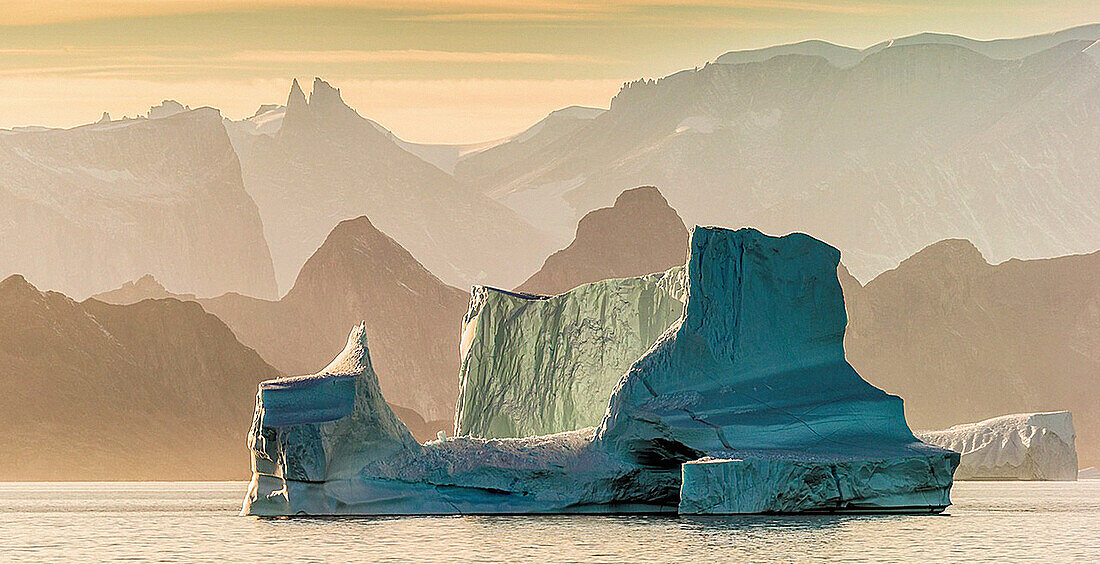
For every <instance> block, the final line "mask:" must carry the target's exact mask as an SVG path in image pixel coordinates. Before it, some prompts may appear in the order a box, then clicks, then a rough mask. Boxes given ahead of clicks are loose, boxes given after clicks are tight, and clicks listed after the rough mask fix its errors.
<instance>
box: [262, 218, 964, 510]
mask: <svg viewBox="0 0 1100 564" xmlns="http://www.w3.org/2000/svg"><path fill="white" fill-rule="evenodd" d="M839 259H840V253H839V251H837V250H836V249H835V248H833V247H830V246H829V245H826V244H825V243H822V242H820V241H818V240H816V239H813V238H812V237H809V236H807V235H803V234H792V235H788V236H785V237H770V236H767V235H764V234H762V233H760V232H758V231H756V230H753V229H741V230H737V231H733V230H727V229H720V228H713V227H707V228H701V227H696V228H695V229H694V230H693V232H692V237H691V250H690V254H689V258H688V264H687V267H686V274H685V276H684V281H685V288H684V294H683V295H684V303H683V308H682V313H681V314H680V316H679V317H678V318H677V319H676V320H675V321H674V322H673V323H672V324H671V326H670V327H669V328H668V329H667V330H666V331H664V332H663V333H662V334H661V335H660V337H659V338H657V340H656V342H655V343H654V344H653V345H652V346H651V347H649V348H648V349H647V350H645V351H644V352H643V353H642V354H641V355H640V356H639V357H638V358H637V359H636V360H635V361H634V362H633V363H632V364H631V365H630V366H629V368H627V369H626V370H625V371H624V373H623V374H622V376H621V379H620V380H619V381H618V383H617V385H616V386H615V387H614V389H613V391H612V392H611V394H610V397H609V399H608V400H606V402H605V409H604V414H603V416H602V418H600V421H599V423H598V424H597V425H595V426H592V427H584V428H580V429H574V430H567V431H563V432H558V433H553V434H545V435H534V436H527V437H514V438H487V437H475V436H471V435H461V436H457V437H454V438H445V437H444V438H441V440H436V441H431V442H427V443H424V444H419V443H417V442H416V441H415V440H414V439H413V438H412V435H411V434H410V433H409V431H408V429H406V428H405V426H404V425H402V424H401V422H400V421H399V420H398V419H397V418H396V417H395V416H394V414H393V412H392V411H391V410H390V408H389V406H388V405H386V403H385V401H384V399H383V398H382V394H381V391H380V388H379V385H378V376H377V375H376V374H375V372H374V370H373V368H372V367H371V363H370V355H369V350H368V346H367V338H366V333H365V329H364V326H363V325H360V326H358V327H357V328H355V329H354V330H353V331H352V333H351V335H350V336H349V339H348V343H347V346H346V348H345V349H344V351H343V352H342V353H341V354H340V355H339V356H337V358H336V359H335V360H334V361H333V362H332V363H331V364H330V365H329V366H328V367H326V368H325V369H324V370H322V371H320V372H318V373H317V374H315V375H311V376H301V377H294V378H283V379H277V380H269V381H266V382H264V383H262V384H261V385H260V389H259V393H258V395H257V400H256V411H255V417H254V420H253V425H252V429H251V431H250V433H249V448H250V450H251V454H252V464H253V476H252V480H251V482H250V484H249V488H248V493H247V495H246V498H245V502H244V507H243V509H242V513H243V514H246V515H267V516H274V515H296V514H309V515H338V514H345V515H403V514H476V513H485V514H506V513H631V512H677V511H679V512H681V513H711V514H721V513H730V514H732V513H761V512H803V511H828V512H847V511H856V512H858V511H905V512H938V511H942V510H943V509H944V508H945V507H947V505H949V504H950V500H949V492H950V488H951V485H952V475H953V472H954V470H955V467H956V466H957V465H958V462H959V455H958V453H955V452H952V451H949V450H945V449H941V448H937V447H934V446H930V445H927V444H924V443H922V442H920V441H919V440H917V438H916V437H915V436H914V435H913V433H912V432H911V431H910V429H909V427H908V426H907V425H906V423H905V418H904V414H903V410H902V402H901V399H900V398H898V397H896V396H891V395H889V394H887V393H885V392H883V391H882V390H879V389H877V388H875V387H873V386H871V385H870V384H868V383H867V382H866V381H864V380H863V379H862V378H860V376H859V375H858V374H857V373H856V372H855V370H854V369H852V367H851V366H850V365H849V364H848V363H847V362H846V361H845V359H844V350H843V344H842V343H843V336H844V328H845V324H846V322H847V316H846V313H845V311H844V301H843V297H842V295H841V289H840V284H839V282H838V280H837V275H836V272H837V270H836V269H837V264H838V262H839ZM658 279H659V277H658ZM651 282H653V283H657V282H654V281H653V280H651ZM487 296H488V294H483V295H482V296H481V297H482V298H486V297H487ZM519 297H521V298H523V300H525V301H527V302H530V303H536V302H534V301H532V300H530V299H528V297H524V296H519ZM477 299H478V297H477V296H476V295H475V298H474V301H476V300H477ZM552 299H553V298H548V299H544V300H541V301H547V300H552ZM482 305H484V304H482ZM512 305H516V304H512ZM520 309H521V310H522V308H520ZM628 309H629V308H628ZM551 310H552V308H551ZM470 311H471V312H472V313H475V315H473V316H470V315H468V316H467V327H468V328H469V327H471V323H474V325H473V326H474V327H476V326H477V325H476V324H478V323H480V322H481V321H480V320H475V319H473V318H475V317H479V316H480V315H486V314H488V315H496V314H497V313H494V312H493V308H492V307H490V308H488V309H485V308H483V307H480V306H478V305H477V304H472V305H471V308H470ZM477 312H480V313H477ZM532 327H534V325H532ZM533 336H534V335H530V336H529V337H528V338H531V337H533ZM516 339H518V340H517V341H516V342H517V343H519V342H521V341H522V339H521V338H519V337H516ZM463 341H464V342H463V346H464V347H466V346H471V347H472V346H473V343H472V341H471V342H467V336H465V335H464V339H463ZM471 350H473V349H471ZM498 352H499V354H501V355H505V356H506V355H508V354H510V351H509V350H504V349H499V350H498ZM467 353H470V351H467ZM470 354H472V353H470ZM623 354H625V353H623ZM492 362H497V361H492ZM617 362H618V360H615V361H614V362H609V363H608V365H610V364H615V363H617ZM531 366H538V363H537V362H534V361H530V360H525V361H523V362H518V361H517V362H515V363H509V362H507V361H502V362H497V364H495V365H493V369H494V370H499V371H500V374H501V378H503V379H504V385H505V386H506V385H507V383H508V382H515V381H517V380H516V378H515V372H516V371H518V370H527V369H529V368H530V367H531ZM593 366H595V367H596V368H597V369H600V370H603V366H604V365H601V364H599V363H595V364H594V365H593ZM472 373H477V374H482V373H483V372H480V371H474V372H470V371H469V370H467V371H466V374H467V375H470V374H472ZM484 373H487V372H484ZM545 378H546V379H549V380H553V379H554V378H555V372H554V371H553V370H549V371H546V373H545ZM473 384H474V383H473V382H464V383H463V385H464V389H463V395H464V397H467V398H468V400H467V401H468V403H460V405H459V414H458V415H457V416H456V421H471V422H473V421H476V420H477V419H476V418H475V417H473V415H472V414H469V413H467V412H466V410H467V409H473V408H477V407H479V406H486V405H490V404H494V403H495V402H498V401H504V400H503V399H501V398H494V397H492V392H493V389H488V390H481V389H479V388H478V387H477V386H475V385H473ZM567 384H568V382H566V383H565V384H562V383H560V382H555V386H558V391H557V392H556V393H559V394H560V393H563V391H564V392H565V393H566V395H568V393H570V392H569V385H567ZM496 390H497V391H500V388H496ZM532 391H534V392H536V393H539V392H540V390H532ZM478 394H484V397H478ZM494 409H495V412H496V413H507V410H506V409H502V408H499V407H498V408H494ZM546 413H554V410H549V411H547V412H546ZM563 413H564V412H563ZM562 420H564V418H562ZM545 421H551V422H553V421H554V419H553V418H552V417H551V418H549V419H547V418H545V417H544V416H543V415H541V414H540V415H539V417H537V418H532V419H531V420H530V421H528V422H526V423H524V425H528V424H533V423H538V424H542V423H543V422H545ZM488 427H489V428H492V425H491V424H490V425H488ZM501 427H503V428H505V429H507V428H508V425H504V424H502V425H501ZM517 430H520V429H517Z"/></svg>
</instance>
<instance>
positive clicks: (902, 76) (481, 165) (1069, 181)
mask: <svg viewBox="0 0 1100 564" xmlns="http://www.w3.org/2000/svg"><path fill="white" fill-rule="evenodd" d="M1081 37H1085V38H1086V39H1080V38H1081ZM1097 38H1100V26H1089V27H1085V28H1079V29H1076V30H1073V32H1072V33H1062V34H1060V35H1058V34H1056V35H1054V36H1051V37H1047V38H1045V39H1043V38H1041V40H1040V39H1035V38H1024V39H1019V40H1013V41H1008V42H997V43H993V44H987V43H982V42H976V43H975V42H967V41H961V42H958V41H948V40H946V39H944V38H942V37H938V36H924V37H918V38H911V39H908V40H897V41H894V42H892V43H890V44H884V45H882V46H880V47H879V48H877V49H873V50H872V51H873V52H870V53H867V54H861V56H860V57H859V58H858V60H857V61H852V62H851V64H850V65H840V66H838V65H837V64H834V63H832V62H830V60H829V58H827V57H825V56H822V54H821V53H818V52H816V50H815V49H794V48H788V49H787V50H786V51H782V50H780V51H776V52H775V53H778V54H777V55H776V56H771V55H772V52H767V53H757V55H758V56H751V57H750V56H749V54H746V53H742V54H740V55H738V56H737V57H733V56H726V57H724V58H723V61H724V62H720V63H712V64H707V65H706V66H704V67H702V68H698V69H694V70H685V71H682V72H679V73H676V74H673V75H670V76H667V77H664V78H661V79H658V80H655V81H654V80H640V81H635V82H631V83H628V84H627V85H625V86H624V87H623V89H622V90H621V91H620V92H619V93H618V95H616V96H615V97H614V98H613V99H612V101H611V105H610V109H609V110H607V111H605V112H602V113H600V114H598V115H595V116H594V117H591V118H590V119H585V120H573V121H572V122H571V124H570V125H569V126H568V127H565V128H559V129H555V130H553V131H552V132H551V131H547V132H546V133H543V132H535V133H534V134H533V135H532V136H531V137H530V138H527V139H522V140H521V139H513V140H510V141H507V142H505V143H502V144H500V145H497V146H495V147H493V148H491V149H488V150H485V151H480V152H475V153H471V154H469V155H467V156H465V157H463V158H462V159H461V160H460V161H459V162H458V164H457V165H456V167H455V177H456V178H457V179H458V180H459V181H460V182H462V183H464V184H466V185H467V186H468V187H470V189H477V190H481V191H482V192H484V193H485V194H486V195H488V196H490V197H492V198H494V199H496V200H497V201H499V202H501V203H503V204H505V205H507V206H509V207H511V208H512V209H514V210H516V211H517V212H518V213H519V214H521V215H523V216H524V217H525V218H527V219H528V220H529V221H530V222H531V223H532V224H534V225H536V226H537V227H540V228H542V229H543V230H545V231H548V232H550V233H552V234H553V235H554V236H555V237H556V238H557V240H565V239H566V238H568V237H569V235H570V234H571V233H572V232H573V229H574V225H575V222H576V220H577V218H579V217H581V216H583V215H584V214H585V213H586V212H587V211H589V210H592V209H595V208H598V207H602V206H606V205H608V204H610V203H611V202H612V201H614V199H615V197H616V196H617V195H618V194H619V193H621V192H622V191H623V190H625V189H628V188H631V187H634V186H638V185H645V184H653V185H657V186H660V187H661V191H662V193H663V194H664V195H665V197H666V198H668V201H669V202H670V203H671V205H672V206H673V207H674V208H676V209H677V211H678V212H679V213H680V214H681V216H682V217H683V218H684V220H685V222H686V223H688V224H702V225H707V224H716V225H724V226H732V227H736V226H746V225H747V226H754V227H758V228H760V229H763V230H765V231H768V232H771V233H786V232H790V231H803V232H806V233H808V234H810V235H813V236H815V237H818V238H820V239H822V240H825V241H828V242H830V243H832V244H833V245H835V246H837V247H839V248H840V249H841V250H842V251H844V253H845V255H846V258H845V264H846V265H847V266H848V268H849V269H850V271H851V272H852V274H853V275H855V276H856V277H857V278H858V279H860V280H862V281H867V280H870V279H871V278H873V277H874V276H875V275H877V274H879V273H881V272H883V271H885V270H887V269H889V268H893V267H894V266H897V264H898V263H899V262H900V261H901V260H902V259H904V258H905V257H908V256H910V255H911V254H913V253H914V252H916V251H918V250H920V249H921V248H923V247H925V246H927V245H929V244H931V243H933V242H935V241H938V240H941V239H945V238H966V239H968V240H971V241H973V242H974V243H975V244H976V245H977V246H978V248H980V249H981V250H982V252H983V253H984V254H985V255H986V256H988V257H989V258H990V259H991V260H993V261H996V262H999V261H1003V260H1006V259H1008V258H1013V257H1018V258H1041V257H1048V256H1058V255H1064V254H1072V253H1080V252H1089V251H1092V250H1095V249H1096V248H1097V247H1100V190H1097V183H1096V182H1097V178H1100V145H1098V143H1100V141H1098V140H1100V67H1098V66H1097V58H1096V53H1093V51H1096V50H1097V49H1100V48H1093V49H1089V46H1090V45H1092V43H1093V42H1094V41H1095V40H1096V39H1097ZM1063 39H1065V41H1062V40H1063ZM975 49H978V50H975ZM800 51H801V52H800ZM983 52H984V53H983ZM990 55H997V56H1009V55H1011V56H1013V57H1016V58H1009V59H1004V58H994V57H991V56H990ZM525 147H531V148H532V149H531V150H529V151H524V148H525ZM506 154H509V155H517V157H516V158H511V159H508V158H503V157H501V155H506Z"/></svg>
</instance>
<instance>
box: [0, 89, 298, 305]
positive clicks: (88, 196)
mask: <svg viewBox="0 0 1100 564" xmlns="http://www.w3.org/2000/svg"><path fill="white" fill-rule="evenodd" d="M173 104H174V103H170V102H165V105H162V106H158V107H157V108H153V109H152V110H150V115H151V116H154V118H155V119H145V118H139V119H124V120H118V121H110V117H109V116H106V115H105V116H104V120H100V121H99V122H98V123H95V124H91V125H85V126H82V127H76V128H73V129H41V128H36V129H33V130H20V131H4V132H0V178H3V180H2V181H0V276H6V275H8V274H13V273H22V274H23V275H24V276H26V277H27V278H28V279H30V280H31V281H33V282H34V283H35V284H38V285H39V286H41V287H43V288H48V289H54V290H57V291H60V292H64V293H65V294H68V295H71V296H76V297H78V298H84V297H87V296H89V295H91V294H94V293H96V292H102V291H104V290H108V289H110V288H114V287H117V286H118V285H119V284H122V283H123V282H125V281H127V280H133V279H134V278H137V277H138V276H141V275H143V274H146V273H150V274H153V275H154V276H156V277H157V279H158V280H160V281H161V282H163V283H164V284H165V285H166V286H167V287H168V288H171V289H172V290H175V291H181V292H194V293H195V294H198V295H200V296H216V295H219V294H223V293H225V292H229V291H235V292H241V293H244V294H249V295H254V296H259V297H276V295H277V294H276V285H275V276H274V270H273V267H272V263H271V255H270V253H269V252H268V247H267V243H266V242H265V240H264V235H263V228H262V225H261V223H260V215H259V212H258V210H257V208H256V204H255V203H254V202H253V201H252V198H250V197H249V195H248V193H247V192H245V188H244V184H243V182H242V180H241V170H240V163H239V161H238V160H237V155H236V153H234V152H233V147H232V146H231V145H230V142H229V137H228V136H227V135H226V132H225V128H224V127H222V118H221V115H220V114H219V113H218V111H217V110H215V109H212V108H199V109H197V110H191V111H187V110H186V109H185V108H183V107H182V106H180V107H176V106H179V105H178V104H175V105H173ZM158 116H163V117H158Z"/></svg>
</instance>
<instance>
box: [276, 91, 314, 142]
mask: <svg viewBox="0 0 1100 564" xmlns="http://www.w3.org/2000/svg"><path fill="white" fill-rule="evenodd" d="M309 113H310V108H309V103H308V102H307V101H306V94H305V92H302V87H301V86H300V85H299V84H298V79H297V78H295V79H294V81H293V82H292V83H291V84H290V95H289V96H287V98H286V112H285V113H284V114H283V125H282V126H281V127H280V128H279V131H280V133H281V132H285V131H293V130H295V129H300V128H302V127H304V126H305V124H307V123H309V122H310V121H311V119H310V117H309Z"/></svg>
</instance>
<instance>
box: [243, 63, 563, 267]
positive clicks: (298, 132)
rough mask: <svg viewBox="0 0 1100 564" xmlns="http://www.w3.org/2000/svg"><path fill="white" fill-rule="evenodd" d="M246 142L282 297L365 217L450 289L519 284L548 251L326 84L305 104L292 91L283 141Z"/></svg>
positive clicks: (536, 236)
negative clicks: (332, 237) (326, 245)
mask: <svg viewBox="0 0 1100 564" xmlns="http://www.w3.org/2000/svg"><path fill="white" fill-rule="evenodd" d="M231 128H232V126H231ZM233 137H234V139H237V140H240V139H242V136H241V135H240V134H234V136H233ZM244 139H246V142H243V143H241V142H238V143H237V144H236V149H237V151H238V152H239V154H240V155H241V163H242V170H243V174H244V181H245V186H246V188H247V189H248V191H249V193H250V194H252V197H253V198H254V199H255V200H256V202H257V204H258V205H259V208H260V214H261V216H262V217H263V218H264V231H265V234H266V236H267V240H268V242H269V244H270V246H271V248H272V256H273V257H274V262H275V266H276V272H277V275H278V278H279V280H280V284H281V286H283V287H289V285H290V283H291V282H292V281H293V277H294V276H295V275H296V274H297V272H298V270H299V269H300V268H301V265H302V264H303V263H304V262H305V260H306V259H307V258H308V257H309V256H310V254H312V253H313V251H315V250H316V249H317V247H318V245H320V244H321V242H322V241H323V240H324V237H325V235H326V234H328V232H329V231H330V230H331V229H332V226H333V225H335V224H336V223H337V222H338V221H340V220H343V219H346V218H347V217H354V216H356V215H360V214H368V215H370V216H371V217H372V218H376V219H375V220H374V221H375V222H376V223H378V225H379V227H380V228H381V229H382V230H383V231H385V232H386V233H387V234H389V235H390V236H392V237H393V238H394V239H395V240H397V241H398V242H400V243H401V245H402V246H403V247H405V248H407V249H409V251H410V252H412V253H413V255H414V256H416V257H417V260H419V261H421V262H422V263H424V264H425V265H426V266H427V267H428V268H429V269H430V270H431V271H432V272H433V273H435V274H436V275H437V276H439V277H440V278H442V279H443V280H445V281H447V282H449V283H452V284H461V285H469V284H472V283H478V282H486V283H493V284H497V285H512V284H515V283H518V282H519V281H521V280H522V279H523V277H525V276H527V275H529V274H530V272H532V271H534V270H535V269H536V268H537V266H538V263H537V260H538V258H537V257H539V255H541V254H542V253H543V252H545V251H548V250H549V246H550V243H549V242H548V241H547V240H546V238H545V237H544V236H543V235H542V234H540V233H538V232H537V231H536V230H535V229H534V228H533V227H531V226H530V225H529V224H528V223H526V222H525V221H524V220H522V219H520V218H519V216H517V215H516V214H515V213H514V212H512V211H511V210H508V209H507V208H505V207H503V206H501V205H500V204H498V203H496V202H493V201H492V200H490V199H488V198H486V197H484V196H483V195H481V194H479V193H477V192H476V191H471V190H467V189H466V188H464V187H462V186H460V185H458V183H456V182H455V181H454V179H453V178H451V176H449V175H448V174H446V173H444V172H443V171H441V170H439V169H438V168H437V167H435V166H434V165H431V164H429V163H427V162H425V161H423V160H421V159H420V158H418V157H416V156H415V155H413V154H412V153H409V152H408V151H406V150H404V149H402V148H401V147H399V146H398V145H397V144H396V143H395V142H394V140H393V139H391V138H390V136H388V135H386V134H385V133H383V132H382V131H379V129H378V128H376V127H375V126H374V125H373V122H371V121H370V120H367V119H365V118H363V117H361V116H360V115H359V114H358V113H356V112H355V110H353V109H352V108H350V107H348V106H347V105H346V104H345V103H344V102H343V100H342V99H341V97H340V93H339V91H338V90H336V89H334V88H332V87H331V86H329V85H328V83H326V82H324V81H322V80H320V79H317V80H315V81H314V85H313V92H312V93H311V94H310V98H309V100H308V101H307V100H306V97H305V94H304V93H303V92H302V90H301V88H299V86H298V84H297V82H296V81H295V83H294V85H293V88H292V90H291V93H290V96H289V97H288V102H287V105H286V110H285V114H284V116H283V117H282V123H281V126H280V128H279V130H278V133H276V134H275V135H264V134H259V135H251V136H247V137H244Z"/></svg>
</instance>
